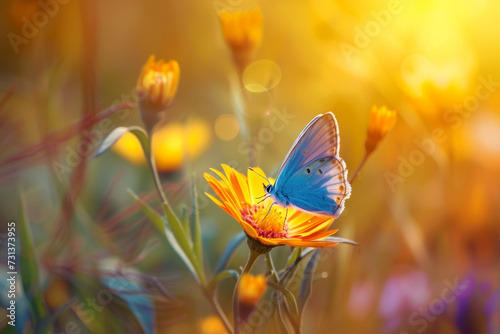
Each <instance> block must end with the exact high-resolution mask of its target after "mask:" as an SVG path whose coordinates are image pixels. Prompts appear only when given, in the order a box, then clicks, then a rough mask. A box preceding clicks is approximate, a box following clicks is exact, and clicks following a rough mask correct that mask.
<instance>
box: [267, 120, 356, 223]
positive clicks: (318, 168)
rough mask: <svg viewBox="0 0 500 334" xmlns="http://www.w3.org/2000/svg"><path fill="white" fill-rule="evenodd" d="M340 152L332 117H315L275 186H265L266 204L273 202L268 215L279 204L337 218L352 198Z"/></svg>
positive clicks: (301, 136) (302, 135) (285, 161)
mask: <svg viewBox="0 0 500 334" xmlns="http://www.w3.org/2000/svg"><path fill="white" fill-rule="evenodd" d="M339 150H340V137H339V128H338V124H337V120H336V119H335V116H334V115H333V113H331V112H328V113H326V114H321V115H318V116H316V117H315V118H314V119H313V120H312V121H311V122H309V124H308V125H307V126H306V127H305V128H304V130H302V132H301V133H300V135H299V136H298V137H297V139H296V140H295V142H294V143H293V145H292V147H291V148H290V151H289V152H288V154H287V156H286V158H285V160H284V161H283V163H282V165H281V168H280V170H279V172H278V175H277V177H276V182H275V183H274V184H271V183H269V185H267V186H266V185H264V190H265V193H266V194H265V195H264V196H263V197H264V200H265V199H267V198H271V199H272V200H273V201H274V202H273V204H272V205H271V207H270V208H269V212H270V211H271V208H272V206H273V205H274V204H276V203H277V204H280V205H281V206H284V207H286V208H288V207H289V206H292V207H295V208H297V209H299V210H302V211H306V212H309V213H313V214H320V215H326V216H332V217H335V218H336V217H338V216H339V215H340V214H341V213H342V211H343V210H344V202H345V200H346V199H348V198H349V196H350V195H351V185H350V184H349V182H348V180H347V168H346V165H345V163H344V161H343V160H342V159H341V158H340V156H339ZM269 212H268V213H269ZM287 213H288V210H287ZM285 220H286V218H285Z"/></svg>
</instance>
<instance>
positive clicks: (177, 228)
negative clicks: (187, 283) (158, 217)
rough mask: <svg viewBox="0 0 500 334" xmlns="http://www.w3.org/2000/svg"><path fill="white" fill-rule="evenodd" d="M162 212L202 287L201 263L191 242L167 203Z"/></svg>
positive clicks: (203, 280) (203, 278)
mask: <svg viewBox="0 0 500 334" xmlns="http://www.w3.org/2000/svg"><path fill="white" fill-rule="evenodd" d="M162 206H163V211H164V212H165V215H166V216H167V221H168V226H169V227H170V228H171V230H172V233H173V235H174V237H175V239H176V240H177V241H178V243H179V246H180V247H181V248H182V249H183V250H184V253H185V254H186V255H187V256H188V257H189V259H190V261H191V263H192V264H193V265H194V267H195V269H196V272H197V273H198V274H197V279H198V280H199V281H200V282H201V284H202V285H205V283H206V281H205V272H204V271H203V267H202V265H201V262H200V261H198V259H197V258H196V256H195V254H194V252H193V248H192V245H191V240H190V239H188V236H187V235H186V233H185V231H184V229H183V227H182V224H181V222H180V221H179V218H177V216H176V215H175V213H174V211H173V210H172V208H171V207H170V205H169V204H168V203H163V205H162Z"/></svg>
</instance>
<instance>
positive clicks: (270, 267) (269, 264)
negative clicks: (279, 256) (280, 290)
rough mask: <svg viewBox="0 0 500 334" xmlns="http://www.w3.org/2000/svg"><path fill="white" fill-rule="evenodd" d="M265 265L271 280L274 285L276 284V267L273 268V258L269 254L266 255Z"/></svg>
mask: <svg viewBox="0 0 500 334" xmlns="http://www.w3.org/2000/svg"><path fill="white" fill-rule="evenodd" d="M266 263H267V269H268V270H269V271H271V277H272V278H273V282H274V283H278V280H279V279H278V272H277V271H276V267H275V266H274V262H273V258H272V257H271V252H267V253H266Z"/></svg>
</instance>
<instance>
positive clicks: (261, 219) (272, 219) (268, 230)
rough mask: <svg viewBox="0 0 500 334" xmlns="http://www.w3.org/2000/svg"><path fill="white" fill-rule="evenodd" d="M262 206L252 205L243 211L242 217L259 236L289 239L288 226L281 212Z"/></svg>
mask: <svg viewBox="0 0 500 334" xmlns="http://www.w3.org/2000/svg"><path fill="white" fill-rule="evenodd" d="M268 212H269V208H265V207H264V206H262V205H251V206H248V207H246V208H243V209H242V210H241V216H242V218H243V220H244V221H245V222H247V223H248V224H250V225H251V226H252V227H253V228H254V229H255V231H257V234H258V235H259V236H261V237H264V238H269V239H273V238H287V236H288V224H287V223H285V216H284V215H283V214H282V212H280V210H276V209H274V210H271V211H270V212H269V213H268Z"/></svg>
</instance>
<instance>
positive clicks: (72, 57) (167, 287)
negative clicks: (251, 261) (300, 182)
mask: <svg viewBox="0 0 500 334" xmlns="http://www.w3.org/2000/svg"><path fill="white" fill-rule="evenodd" d="M257 5H259V6H260V9H261V12H262V20H263V27H262V38H261V42H260V43H259V45H258V46H256V47H255V49H254V50H253V52H252V53H251V59H250V60H249V61H248V63H247V64H245V67H244V68H241V67H238V66H236V65H235V62H233V58H232V55H231V49H230V48H229V47H228V45H227V44H226V42H225V40H224V37H223V34H222V31H221V26H220V23H219V18H218V12H220V11H221V10H226V11H229V12H234V11H240V10H247V9H251V8H255V7H256V6H257ZM0 12H1V13H2V20H1V22H0V35H2V36H4V37H3V38H2V39H0V45H1V50H2V52H1V54H0V59H1V62H0V131H1V136H0V138H1V140H0V143H1V151H0V183H1V187H0V196H1V201H0V208H1V209H0V219H1V221H2V224H1V226H2V228H1V231H0V232H1V233H2V235H1V241H2V247H1V248H2V249H1V251H2V254H7V250H6V249H7V245H6V238H7V222H9V221H12V220H13V221H16V223H17V231H18V236H19V235H20V234H21V233H25V231H26V230H29V231H30V234H31V240H32V245H31V246H32V251H31V253H29V254H32V255H33V258H31V259H28V260H29V262H31V263H32V264H33V266H34V268H32V270H33V271H32V273H33V275H35V274H36V275H37V277H38V279H37V280H38V281H39V287H38V292H39V295H40V296H41V299H40V300H41V303H42V304H43V305H42V306H40V307H42V309H44V310H45V311H40V312H41V313H38V314H42V315H43V317H42V318H41V319H36V317H35V318H34V317H33V315H32V314H33V311H32V310H31V312H30V307H28V305H29V303H27V302H22V301H23V300H24V299H23V298H25V297H23V294H22V289H20V288H19V291H18V296H17V298H18V300H19V301H20V302H19V303H18V305H19V306H18V309H17V320H18V324H19V326H21V325H23V326H21V327H22V328H24V332H25V333H26V332H27V333H30V332H33V331H34V328H35V325H34V324H35V323H36V322H37V321H38V322H40V321H43V319H50V321H51V322H52V324H53V325H52V326H53V328H54V332H57V333H59V332H61V333H62V332H66V333H71V332H72V331H73V330H75V329H71V328H70V329H68V328H67V326H66V325H67V324H68V323H70V322H74V323H75V326H76V327H75V328H77V329H80V330H81V332H82V333H105V332H106V333H110V332H123V331H127V332H132V333H135V332H137V333H141V332H147V331H146V330H145V328H147V327H149V328H154V330H155V331H156V332H157V333H184V332H193V333H196V332H207V333H208V332H209V330H212V331H213V332H217V329H216V327H217V326H216V325H210V323H209V324H208V325H207V324H206V323H204V321H205V322H206V321H207V319H208V320H209V319H210V316H211V315H212V314H213V311H212V309H211V308H210V305H209V304H208V303H207V302H206V301H205V300H204V299H203V297H202V296H200V295H199V292H198V290H197V286H196V284H195V282H194V281H193V279H192V278H191V277H190V276H189V274H188V273H187V271H186V270H185V267H184V265H183V263H182V262H181V261H180V260H179V259H178V257H177V255H176V254H174V253H173V251H172V249H171V248H170V247H169V246H168V245H167V244H166V243H165V241H164V240H163V239H162V238H161V237H160V236H159V235H158V233H157V232H156V230H155V228H154V227H153V226H152V225H151V224H150V222H149V221H148V220H147V219H146V218H145V216H144V215H143V214H142V213H141V212H139V210H138V208H137V207H136V206H134V204H133V199H132V197H131V196H130V194H129V193H128V192H127V189H132V190H133V191H134V192H135V193H138V194H141V195H143V196H144V198H145V199H147V201H149V202H151V203H153V204H155V203H157V202H155V201H157V199H156V193H155V192H154V184H153V180H152V178H151V175H150V174H149V172H148V170H147V168H146V165H145V163H144V161H143V157H142V152H141V150H140V147H139V146H138V144H137V143H136V142H134V141H133V139H130V138H128V139H127V138H126V137H125V138H123V139H122V140H121V141H120V142H118V143H117V144H116V145H115V147H114V148H113V150H111V151H110V152H108V153H106V154H104V155H103V156H101V157H99V158H92V154H93V152H94V151H95V149H96V148H97V147H98V145H99V143H100V142H101V141H102V139H103V138H104V136H105V135H106V134H108V133H109V132H110V131H111V130H112V129H114V128H116V127H119V126H131V125H141V120H140V116H139V113H138V111H137V108H136V107H135V106H134V103H136V102H137V94H136V91H135V85H136V81H137V77H138V75H139V73H140V70H141V67H142V66H143V64H144V63H145V62H146V60H147V59H148V57H149V56H150V55H151V54H155V55H156V56H157V57H158V58H163V59H165V60H169V59H175V60H177V61H178V63H179V66H180V69H181V70H180V72H181V74H180V81H179V89H178V92H177V95H176V97H175V101H174V103H173V105H172V106H171V107H170V108H169V109H168V117H167V119H166V122H165V126H164V127H163V128H162V129H160V130H159V131H158V133H157V138H156V139H155V140H156V141H157V143H158V144H157V145H156V152H155V154H156V156H157V162H158V168H159V170H160V172H161V178H162V182H163V183H164V184H165V189H166V192H167V197H168V198H169V200H170V202H171V203H172V205H173V206H174V208H175V210H176V212H177V213H178V214H179V215H182V213H183V212H185V211H186V207H189V203H190V198H191V190H190V189H191V185H192V182H195V184H196V185H197V187H198V191H199V193H200V199H199V201H200V217H201V225H202V231H203V247H204V254H205V259H206V260H207V262H206V263H207V272H210V271H211V270H212V269H211V268H213V267H214V266H215V264H216V263H217V260H218V258H219V256H220V254H221V253H222V252H223V250H224V248H225V245H226V243H227V242H228V241H229V240H230V239H231V237H233V236H234V235H235V234H236V233H238V232H239V231H240V229H241V228H240V226H239V224H237V223H236V221H234V220H232V218H231V217H230V216H229V215H227V214H226V213H225V212H223V211H222V210H220V209H219V208H218V207H217V206H216V205H215V204H213V203H212V202H209V200H208V198H207V197H206V196H205V195H204V194H203V193H204V192H209V191H210V190H209V187H208V185H207V184H206V182H205V181H204V180H203V178H202V175H203V173H205V172H208V171H209V168H217V169H220V164H221V163H226V164H229V165H231V166H232V167H234V168H236V169H237V170H239V171H240V172H242V173H245V174H246V169H247V167H248V166H249V158H250V161H251V163H252V164H255V165H257V166H259V167H261V168H262V169H263V170H264V171H265V172H266V173H267V174H268V175H270V176H275V175H276V173H277V171H278V169H279V166H280V164H281V162H282V160H283V158H284V157H285V155H286V153H287V152H288V150H289V148H290V146H291V144H292V143H293V141H294V140H295V138H296V137H297V136H298V134H299V133H300V131H301V130H302V129H303V127H304V126H305V125H306V124H307V123H308V122H309V121H310V120H311V119H312V118H313V117H314V116H316V115H318V114H321V113H325V112H327V111H332V112H333V113H334V114H335V116H336V118H337V120H338V123H339V128H340V137H341V156H342V158H343V159H344V160H345V161H346V164H347V167H348V169H349V170H350V171H354V170H355V169H356V167H357V166H358V164H359V162H360V161H361V159H362V158H363V154H364V146H363V144H364V141H365V139H366V129H367V126H368V120H369V113H370V110H371V108H372V106H373V105H377V106H382V105H386V106H387V107H388V108H389V109H393V110H396V112H397V113H398V120H397V123H396V126H395V128H394V129H393V130H392V131H391V132H390V133H389V134H388V135H387V137H386V138H385V139H384V141H383V142H382V144H381V145H380V146H379V147H378V149H377V150H376V151H375V153H374V154H373V155H372V156H371V157H370V158H369V160H368V162H367V164H366V165H365V167H364V168H363V170H362V171H361V174H360V175H359V176H358V178H357V179H356V180H355V181H354V183H353V185H352V186H353V190H352V196H351V198H350V199H349V200H348V201H347V202H346V209H345V211H344V213H343V214H342V215H341V216H340V217H339V218H338V219H337V220H336V221H335V222H334V224H333V226H334V227H335V228H339V229H340V230H339V232H337V236H340V237H344V238H349V239H352V240H355V241H356V242H358V243H359V246H358V247H351V246H348V245H341V246H338V247H336V248H334V249H333V251H331V252H329V253H328V256H325V257H324V259H323V260H322V261H320V262H319V265H318V268H317V271H316V273H317V275H318V277H317V280H316V282H315V285H314V290H313V294H312V298H311V299H310V301H309V304H308V308H307V309H306V313H305V315H304V324H303V329H304V333H332V332H337V333H398V334H402V333H500V270H499V269H500V260H499V259H500V256H499V255H500V245H499V240H500V224H499V223H500V191H499V190H500V112H499V109H500V66H499V63H498V55H499V51H500V50H499V48H500V36H499V35H498V34H497V31H498V29H499V28H500V26H499V24H498V16H499V14H500V3H498V2H495V1H491V0H477V1H448V0H440V1H430V0H429V1H425V0H423V1H408V0H401V1H396V0H391V1H386V0H384V1H378V0H377V1H355V2H352V1H331V0H328V1H327V0H310V1H272V2H262V3H256V2H252V1H243V0H240V1H237V0H236V1H233V0H232V1H229V0H215V1H212V0H207V1H191V0H189V1H152V0H149V1H142V2H139V1H113V0H108V1H100V2H98V1H94V0H90V1H89V0H86V1H83V0H64V1H63V0H40V1H33V0H5V1H2V2H1V4H0ZM247 65H248V66H247ZM242 101H245V103H246V107H244V106H243V104H245V103H243V102H242ZM117 106H118V107H117ZM250 151H251V152H250ZM252 152H253V153H252ZM193 173H194V174H195V175H196V176H195V177H194V178H193V176H192V175H193ZM21 204H23V205H21ZM20 207H23V208H24V210H21V211H24V213H25V217H26V221H27V222H28V223H27V225H26V229H24V232H22V231H23V228H22V224H21V220H22V219H21V214H20V213H19V212H20V209H19V208H20ZM28 226H29V229H28ZM18 240H19V237H18ZM18 243H19V241H18ZM19 247H23V246H20V244H18V248H19ZM26 247H28V246H26ZM289 251H290V250H289V249H288V248H285V247H280V248H276V249H274V250H273V251H272V255H273V257H275V258H276V261H277V263H279V264H283V263H285V261H286V257H287V255H288V254H289ZM246 255H247V249H246V247H240V249H239V250H238V252H237V254H236V256H235V257H234V258H233V259H232V261H231V267H232V268H238V267H239V266H241V265H243V263H244V261H245V258H246ZM25 260H26V259H25ZM6 263H7V260H6V255H5V256H4V255H2V269H1V270H2V272H4V271H5V272H6V271H7V269H6V267H5V265H6ZM264 267H265V266H264V264H263V263H260V262H259V263H258V264H257V267H256V270H255V271H256V272H258V271H259V269H261V271H264ZM2 277H4V275H3V274H2ZM113 279H114V280H115V283H116V282H119V285H120V287H121V288H120V289H115V290H113V295H112V296H111V293H110V292H108V291H109V290H106V288H108V287H109V286H110V285H112V283H113V282H110V281H112V280H113ZM23 281H24V279H23ZM0 284H1V286H2V296H1V297H0V301H1V302H2V305H3V308H2V310H1V311H2V315H1V318H0V319H1V320H2V322H1V324H0V326H1V328H2V332H3V331H5V333H14V332H16V331H15V329H16V330H18V332H19V333H20V332H22V331H23V329H20V328H21V327H16V328H15V329H14V328H12V327H11V326H8V325H7V321H8V318H5V316H4V315H6V314H7V311H6V310H5V308H6V305H7V304H5V301H6V296H5V295H4V293H3V291H4V288H7V283H6V280H5V279H2V282H1V283H0ZM18 284H21V281H20V280H19V282H18ZM233 286H234V284H233V283H232V282H229V281H224V282H223V283H222V284H221V288H220V299H221V303H222V306H223V308H224V309H226V310H229V308H230V297H231V294H232V288H233ZM103 289H104V290H103ZM5 291H6V290H5ZM103 291H104V292H103ZM134 291H135V292H136V293H134ZM108 294H109V295H108ZM110 296H111V297H110ZM92 299H94V300H96V299H97V300H99V301H100V304H99V305H96V307H94V306H93V304H92ZM108 299H110V300H111V299H112V301H110V302H109V303H105V302H103V301H107V300H108ZM103 304H104V305H105V306H102V305H103ZM23 305H24V306H23ZM141 310H142V311H141ZM35 313H36V312H35ZM30 314H31V315H30ZM264 318H265V317H264ZM268 320H269V319H267V320H266V321H268ZM145 324H149V325H150V326H147V325H145ZM204 324H205V326H204ZM65 326H66V327H65ZM263 328H267V327H265V326H264V327H263ZM261 330H263V329H261Z"/></svg>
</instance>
